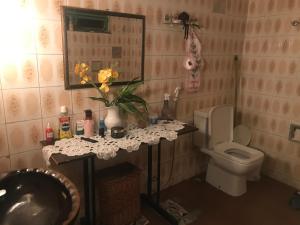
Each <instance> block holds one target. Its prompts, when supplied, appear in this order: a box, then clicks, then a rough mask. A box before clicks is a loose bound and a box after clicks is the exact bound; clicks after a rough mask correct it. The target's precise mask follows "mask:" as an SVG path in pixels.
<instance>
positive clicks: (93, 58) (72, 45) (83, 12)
mask: <svg viewBox="0 0 300 225" xmlns="http://www.w3.org/2000/svg"><path fill="white" fill-rule="evenodd" d="M63 26H64V64H65V87H66V89H75V88H83V87H91V86H90V85H89V84H85V85H81V84H80V78H79V77H78V76H76V75H75V74H74V68H75V64H76V63H86V64H88V65H89V66H90V71H89V75H90V76H91V77H93V79H94V82H95V83H97V82H98V81H97V74H98V71H99V70H101V69H104V68H110V67H112V68H114V69H115V70H117V71H118V72H119V74H120V76H119V79H118V80H117V82H114V84H125V83H127V82H128V81H130V80H132V79H134V78H138V79H137V81H141V80H143V73H144V37H145V17H144V16H142V15H134V14H125V13H116V12H110V11H101V10H90V9H82V8H73V7H64V8H63Z"/></svg>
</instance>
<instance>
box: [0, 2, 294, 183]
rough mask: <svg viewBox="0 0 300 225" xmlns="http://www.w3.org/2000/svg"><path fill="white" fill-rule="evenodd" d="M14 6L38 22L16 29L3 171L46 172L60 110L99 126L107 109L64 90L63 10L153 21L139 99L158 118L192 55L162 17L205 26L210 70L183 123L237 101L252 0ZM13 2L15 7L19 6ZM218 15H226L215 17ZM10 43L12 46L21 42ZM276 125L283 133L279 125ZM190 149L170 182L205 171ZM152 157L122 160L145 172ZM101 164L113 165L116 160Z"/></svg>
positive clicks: (4, 99)
mask: <svg viewBox="0 0 300 225" xmlns="http://www.w3.org/2000/svg"><path fill="white" fill-rule="evenodd" d="M14 1H15V2H17V3H18V4H17V5H16V6H15V7H20V10H21V12H24V11H26V10H28V11H30V13H29V14H28V15H27V14H26V15H27V16H29V19H28V20H29V21H30V22H31V23H30V26H29V25H28V24H27V26H25V28H26V29H25V28H22V29H21V27H23V26H20V25H17V26H15V29H20V32H21V33H22V35H20V36H18V38H19V39H18V41H20V43H21V44H22V46H23V47H24V52H23V55H22V57H18V60H17V59H16V60H12V61H10V62H7V63H5V64H4V63H2V64H1V90H0V171H3V170H7V169H17V168H22V167H39V166H44V162H43V159H42V154H41V146H40V144H39V141H40V140H42V139H43V137H44V129H45V125H46V123H47V122H48V121H50V122H51V124H52V126H53V127H54V128H57V117H58V115H59V108H60V106H61V105H67V106H68V108H69V110H70V113H71V114H72V116H73V119H74V120H75V119H77V118H82V116H83V110H84V109H87V108H90V109H92V110H93V112H94V114H95V117H94V118H95V120H98V118H99V113H103V110H104V107H103V105H99V104H98V103H97V102H93V101H91V100H89V99H88V98H87V97H88V96H91V95H95V94H96V93H95V92H94V90H93V89H84V90H73V91H66V90H64V86H63V85H64V84H63V57H62V56H63V55H62V54H63V53H62V35H61V21H60V7H59V6H60V5H69V6H80V7H87V8H95V9H103V10H106V9H109V10H113V11H120V12H128V13H138V14H144V15H146V53H145V54H146V55H145V83H144V85H143V87H142V89H141V90H140V93H141V94H142V95H143V97H145V99H146V100H147V102H148V103H149V104H150V111H151V112H159V111H160V109H161V107H162V101H163V94H164V93H165V92H168V93H172V92H173V91H174V89H175V87H176V86H181V87H182V88H184V81H185V79H186V78H187V73H186V71H185V70H184V69H183V66H182V64H183V59H184V57H185V51H184V41H183V32H182V29H181V28H180V27H170V26H168V25H165V24H163V17H164V15H165V14H170V13H172V14H174V13H179V12H181V11H184V10H185V11H187V12H188V13H189V14H190V15H192V16H193V17H195V18H197V19H198V20H199V22H200V23H201V24H202V25H203V26H204V27H205V29H204V30H201V31H199V32H198V34H199V37H200V39H201V41H202V44H203V56H204V58H205V62H206V67H205V71H203V74H202V77H201V87H200V89H199V91H198V92H197V93H192V94H191V93H188V92H187V91H186V90H184V89H183V90H182V92H181V94H180V98H179V101H178V110H177V115H178V119H181V120H184V121H192V119H193V111H194V110H196V109H201V108H206V107H210V106H213V105H216V104H223V103H230V102H232V96H233V90H232V87H233V81H234V80H233V70H234V67H233V56H234V54H240V53H241V51H242V48H243V41H244V30H245V19H246V15H247V6H248V5H247V1H246V0H228V1H227V4H224V2H223V1H222V0H221V1H220V0H214V1H212V0H165V1H159V0H143V1H142V0H123V1H118V0H23V1H19V0H14ZM6 2H7V4H9V3H10V2H13V1H6ZM4 5H5V4H4ZM3 7H4V6H3ZM224 7H225V8H224ZM15 10H16V8H14V10H11V11H12V12H13V11H15ZM214 10H215V12H224V13H215V12H213V11H214ZM19 17H20V15H19V16H17V18H19ZM21 22H22V21H18V23H21ZM18 23H17V24H18ZM283 27H284V26H282V28H283ZM247 34H248V33H247ZM249 38H250V36H249ZM8 40H9V39H8ZM12 40H14V39H12ZM275 40H277V39H275ZM248 42H249V41H248ZM248 42H247V43H248ZM4 44H5V45H9V46H11V47H13V46H16V45H17V44H19V43H15V42H13V43H12V42H8V43H4ZM251 46H252V45H251ZM255 58H256V59H257V57H255ZM276 59H277V58H276ZM266 60H267V59H266ZM274 60H275V59H274ZM285 60H290V59H289V58H287V59H285ZM276 62H277V61H276ZM284 62H286V63H287V64H288V63H290V61H284ZM274 63H275V61H274ZM295 66H296V65H295ZM292 68H293V67H292ZM286 69H287V68H286ZM294 69H295V68H294ZM289 71H290V70H289ZM287 76H288V75H287ZM253 77H254V76H253ZM283 90H284V88H283ZM283 90H282V91H283ZM244 95H245V94H244ZM287 100H289V99H287ZM290 108H291V105H290ZM276 122H277V120H276ZM276 125H278V128H279V127H280V126H279V125H280V123H279V122H277V123H276ZM276 127H277V126H276ZM264 135H266V134H264ZM191 143H192V136H191V135H186V136H184V137H181V138H179V140H178V141H177V142H176V144H175V145H176V150H175V161H174V172H173V176H172V177H171V182H170V183H176V182H179V181H181V180H183V179H185V178H188V177H191V176H193V175H195V174H197V173H199V172H200V171H201V169H202V167H201V165H203V163H202V164H201V162H203V156H202V155H201V154H200V153H199V151H198V150H195V149H193V147H192V144H191ZM283 143H285V142H282V149H283ZM164 146H165V148H164V151H163V159H162V160H163V164H162V177H163V181H162V182H163V183H164V184H166V183H167V181H168V180H169V174H170V169H171V166H172V165H171V163H172V157H173V153H172V152H173V150H172V148H173V144H172V143H171V144H167V143H165V144H164ZM274 151H275V149H274ZM282 152H283V151H282ZM145 153H146V151H140V153H135V154H130V155H129V156H124V157H123V156H122V154H121V156H119V158H117V159H116V160H115V162H117V161H120V160H121V159H123V158H126V157H127V158H129V160H130V161H132V162H134V163H136V164H138V165H139V166H140V167H141V168H144V167H145V162H146V161H145V160H146V154H145ZM101 163H102V165H103V164H105V165H106V164H109V163H110V162H101ZM74 171H76V170H74ZM77 171H78V170H77ZM69 172H70V171H69ZM66 173H68V171H67V172H66ZM76 173H77V174H76V175H77V177H78V172H76Z"/></svg>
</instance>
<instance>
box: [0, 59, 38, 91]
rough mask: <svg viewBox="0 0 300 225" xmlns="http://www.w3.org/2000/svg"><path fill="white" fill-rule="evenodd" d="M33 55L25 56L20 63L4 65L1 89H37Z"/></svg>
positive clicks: (35, 65)
mask: <svg viewBox="0 0 300 225" xmlns="http://www.w3.org/2000/svg"><path fill="white" fill-rule="evenodd" d="M36 68H37V62H36V56H35V55H26V56H24V57H23V59H22V60H21V61H20V62H16V63H9V64H6V65H5V66H4V67H3V69H2V71H1V73H2V76H1V84H2V88H3V89H10V88H28V87H38V76H37V69H36Z"/></svg>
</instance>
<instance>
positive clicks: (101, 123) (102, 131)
mask: <svg viewBox="0 0 300 225" xmlns="http://www.w3.org/2000/svg"><path fill="white" fill-rule="evenodd" d="M105 131H106V126H105V123H104V118H103V116H101V115H100V120H99V136H101V137H104V134H105Z"/></svg>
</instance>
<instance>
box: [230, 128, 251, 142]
mask: <svg viewBox="0 0 300 225" xmlns="http://www.w3.org/2000/svg"><path fill="white" fill-rule="evenodd" d="M233 141H234V142H236V143H239V144H241V145H245V146H247V145H249V144H250V141H251V131H250V129H249V128H248V127H247V126H244V125H238V126H236V127H235V128H234V130H233Z"/></svg>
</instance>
